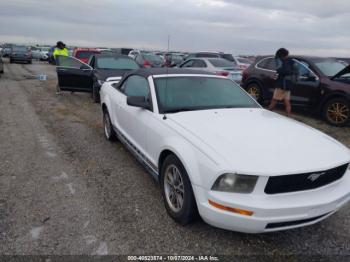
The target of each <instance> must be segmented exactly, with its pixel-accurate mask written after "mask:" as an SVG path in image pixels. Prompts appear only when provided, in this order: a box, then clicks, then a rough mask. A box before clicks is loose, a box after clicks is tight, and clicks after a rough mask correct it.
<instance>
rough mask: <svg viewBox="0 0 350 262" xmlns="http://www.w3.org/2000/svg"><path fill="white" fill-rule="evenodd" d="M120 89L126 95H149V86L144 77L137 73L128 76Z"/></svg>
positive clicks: (146, 96)
mask: <svg viewBox="0 0 350 262" xmlns="http://www.w3.org/2000/svg"><path fill="white" fill-rule="evenodd" d="M121 91H122V92H123V93H124V94H125V95H126V96H144V97H145V98H146V99H147V98H148V97H149V86H148V81H147V79H146V78H144V77H142V76H138V75H133V76H130V77H129V78H128V79H127V80H126V82H124V84H123V85H122V87H121Z"/></svg>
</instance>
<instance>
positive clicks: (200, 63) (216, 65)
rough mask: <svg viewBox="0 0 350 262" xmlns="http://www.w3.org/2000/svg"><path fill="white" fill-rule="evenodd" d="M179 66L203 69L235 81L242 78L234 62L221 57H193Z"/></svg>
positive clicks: (239, 80)
mask: <svg viewBox="0 0 350 262" xmlns="http://www.w3.org/2000/svg"><path fill="white" fill-rule="evenodd" d="M179 67H180V68H188V69H196V70H205V71H207V72H212V73H214V74H216V75H220V76H225V77H228V78H230V79H232V80H233V81H235V82H238V83H240V82H241V80H242V71H241V70H239V69H238V68H236V67H235V64H234V63H232V62H230V61H228V60H226V59H223V58H193V59H188V60H186V61H185V62H183V63H182V64H181V65H179Z"/></svg>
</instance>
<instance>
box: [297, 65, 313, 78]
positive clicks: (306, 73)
mask: <svg viewBox="0 0 350 262" xmlns="http://www.w3.org/2000/svg"><path fill="white" fill-rule="evenodd" d="M296 67H297V68H298V76H302V77H310V76H313V75H314V74H313V73H312V72H311V71H310V69H309V68H308V65H307V64H306V63H303V62H300V61H297V62H296Z"/></svg>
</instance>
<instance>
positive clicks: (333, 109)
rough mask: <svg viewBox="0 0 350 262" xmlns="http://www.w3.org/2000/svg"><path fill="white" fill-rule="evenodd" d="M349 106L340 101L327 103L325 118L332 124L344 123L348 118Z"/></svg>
mask: <svg viewBox="0 0 350 262" xmlns="http://www.w3.org/2000/svg"><path fill="white" fill-rule="evenodd" d="M349 113H350V112H349V107H348V105H346V104H344V103H342V102H339V101H337V102H334V103H331V104H329V106H328V108H327V118H328V119H329V121H330V122H332V123H334V124H337V125H339V124H343V123H346V122H347V120H348V118H349Z"/></svg>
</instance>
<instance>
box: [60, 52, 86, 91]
mask: <svg viewBox="0 0 350 262" xmlns="http://www.w3.org/2000/svg"><path fill="white" fill-rule="evenodd" d="M56 64H57V67H56V71H57V78H58V85H59V87H60V89H61V90H63V91H75V92H79V91H80V92H91V91H92V67H91V66H89V65H88V64H85V63H83V62H81V61H80V60H78V59H76V58H75V57H71V56H58V57H56Z"/></svg>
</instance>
